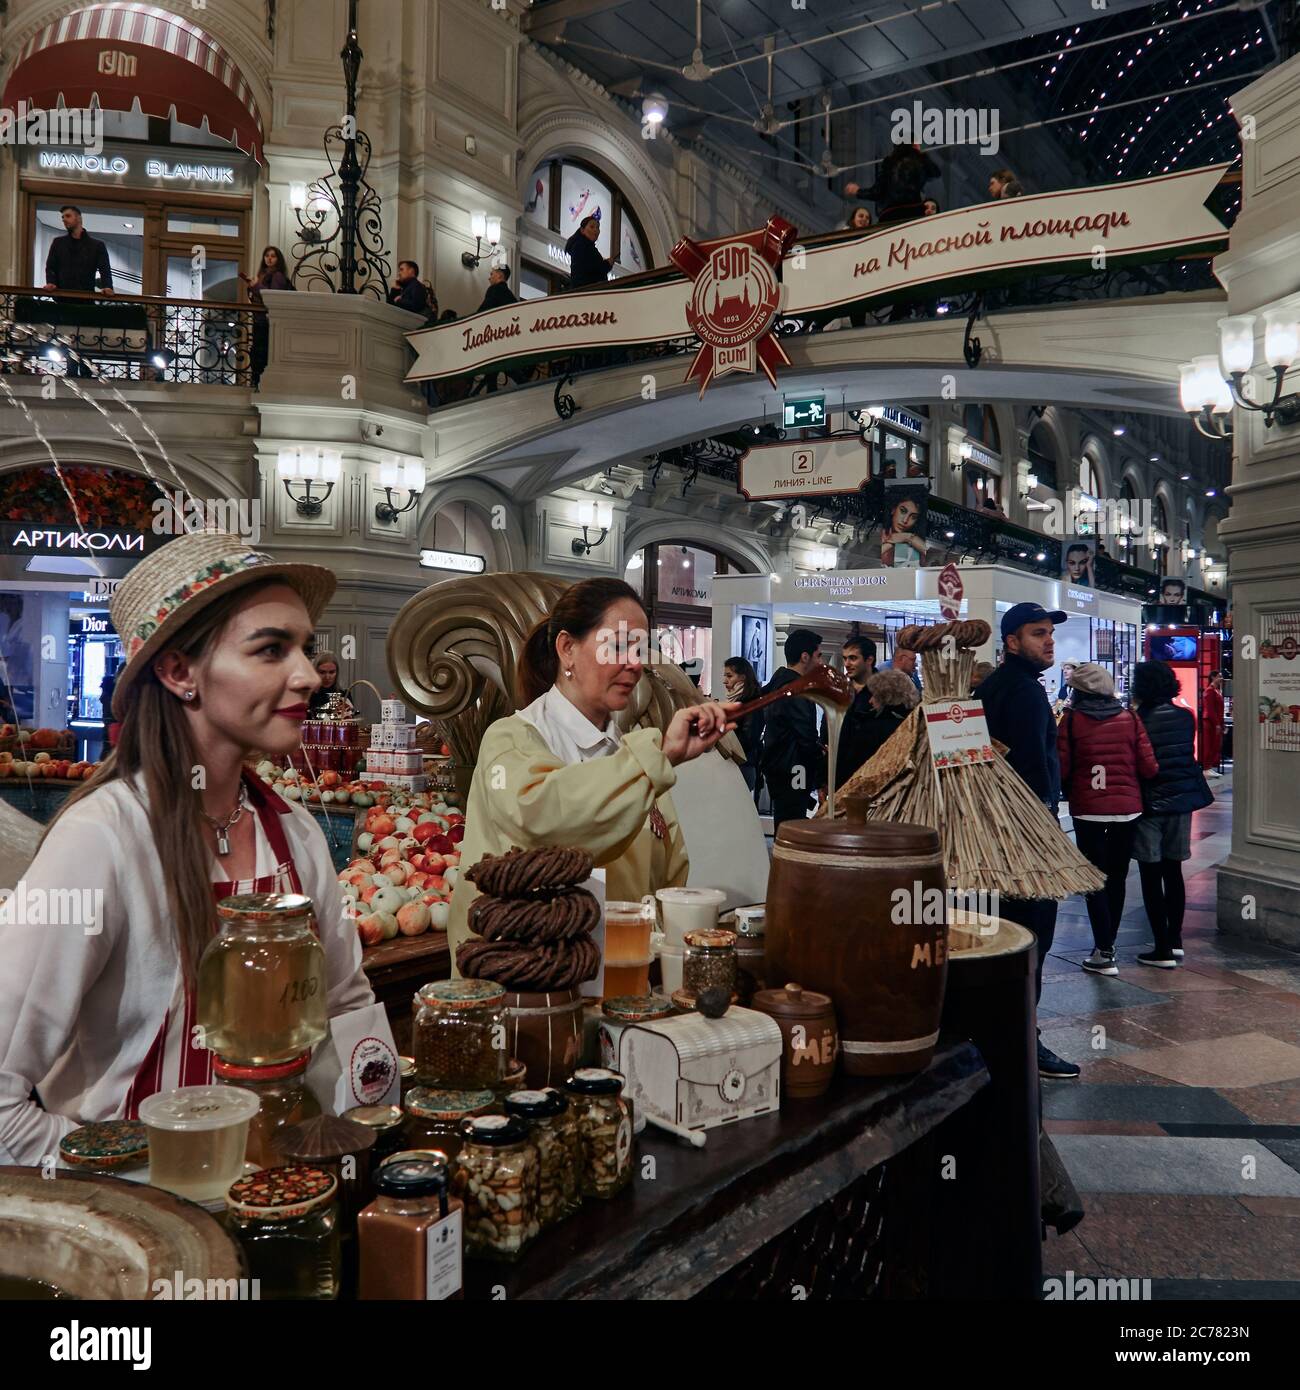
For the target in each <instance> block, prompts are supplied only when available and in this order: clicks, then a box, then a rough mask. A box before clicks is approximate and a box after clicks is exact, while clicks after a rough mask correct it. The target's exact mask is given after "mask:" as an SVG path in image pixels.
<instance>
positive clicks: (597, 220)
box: [578, 213, 600, 231]
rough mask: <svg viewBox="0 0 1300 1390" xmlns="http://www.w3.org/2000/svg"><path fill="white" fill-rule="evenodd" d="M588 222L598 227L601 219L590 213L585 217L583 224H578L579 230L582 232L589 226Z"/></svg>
mask: <svg viewBox="0 0 1300 1390" xmlns="http://www.w3.org/2000/svg"><path fill="white" fill-rule="evenodd" d="M588 222H594V223H595V224H596V225H597V226H599V225H600V218H599V217H596V216H594V215H593V214H591V213H588V215H587V216H586V217H584V218H583V219H582V221H581V222H579V223H578V230H579V231H582V229H583V228H584V227H585V226H586V225H587V223H588Z"/></svg>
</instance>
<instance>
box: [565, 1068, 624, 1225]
mask: <svg viewBox="0 0 1300 1390" xmlns="http://www.w3.org/2000/svg"><path fill="white" fill-rule="evenodd" d="M564 1089H565V1092H566V1094H567V1095H568V1098H569V1105H570V1108H571V1109H572V1110H573V1112H574V1114H575V1116H576V1117H577V1121H578V1133H579V1135H580V1136H581V1138H582V1195H583V1196H584V1197H600V1198H606V1197H616V1196H617V1195H618V1194H619V1193H620V1192H622V1190H623V1189H624V1188H625V1187H626V1186H627V1185H628V1183H629V1182H631V1181H632V1108H631V1106H630V1105H629V1104H628V1102H627V1101H626V1100H624V1099H623V1078H622V1077H621V1076H620V1075H619V1074H618V1072H616V1071H609V1070H607V1069H606V1068H605V1067H579V1068H578V1070H577V1071H575V1072H574V1073H573V1075H572V1076H571V1077H570V1078H569V1079H568V1080H567V1081H566V1082H565V1083H564Z"/></svg>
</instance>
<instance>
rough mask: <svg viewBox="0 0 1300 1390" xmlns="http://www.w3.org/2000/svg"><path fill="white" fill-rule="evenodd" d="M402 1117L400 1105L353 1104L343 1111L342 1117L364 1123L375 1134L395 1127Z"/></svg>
mask: <svg viewBox="0 0 1300 1390" xmlns="http://www.w3.org/2000/svg"><path fill="white" fill-rule="evenodd" d="M404 1118H405V1117H404V1116H403V1114H402V1107H401V1106H400V1105H354V1106H353V1107H352V1109H351V1110H345V1111H344V1112H343V1119H345V1120H351V1121H352V1122H353V1124H358V1125H365V1126H366V1128H367V1129H373V1130H374V1131H375V1132H376V1133H377V1134H385V1133H387V1131H388V1130H390V1129H396V1128H397V1126H398V1125H400V1124H401V1123H402V1120H403V1119H404Z"/></svg>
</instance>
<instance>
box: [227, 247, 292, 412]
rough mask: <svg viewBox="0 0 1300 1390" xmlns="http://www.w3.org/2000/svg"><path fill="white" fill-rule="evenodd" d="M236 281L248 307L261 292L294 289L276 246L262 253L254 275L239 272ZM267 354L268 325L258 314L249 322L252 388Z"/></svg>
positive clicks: (281, 254) (260, 372)
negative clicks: (244, 292)
mask: <svg viewBox="0 0 1300 1390" xmlns="http://www.w3.org/2000/svg"><path fill="white" fill-rule="evenodd" d="M239 278H240V279H241V280H242V281H243V282H244V284H245V285H246V286H247V288H248V302H249V303H250V304H257V305H259V306H260V305H261V303H262V291H263V290H292V289H296V288H297V286H295V285H294V283H293V281H292V280H291V279H290V278H289V267H288V265H287V264H286V263H285V259H284V252H283V251H281V250H280V248H279V247H278V246H268V247H267V248H266V249H265V250H264V251H263V252H262V262H261V264H260V265H259V266H258V269H257V274H256V275H255V276H253V277H252V278H250V277H249V276H247V275H245V274H244V272H243V271H242V270H241V271H240V272H239ZM270 353H271V326H270V324H268V323H267V321H266V315H265V314H258V315H257V316H256V318H255V319H254V320H253V352H252V369H253V389H254V390H256V389H257V384H258V382H260V381H261V379H262V373H263V372H264V371H265V370H266V363H267V360H268V358H269V357H270Z"/></svg>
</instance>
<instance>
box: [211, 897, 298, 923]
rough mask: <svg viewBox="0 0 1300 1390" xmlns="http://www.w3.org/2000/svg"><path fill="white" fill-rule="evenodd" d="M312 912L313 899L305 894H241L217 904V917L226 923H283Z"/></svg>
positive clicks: (223, 899)
mask: <svg viewBox="0 0 1300 1390" xmlns="http://www.w3.org/2000/svg"><path fill="white" fill-rule="evenodd" d="M311 911H312V902H311V899H310V898H309V897H307V896H306V895H305V894H303V893H240V894H239V895H238V896H237V897H234V898H222V900H221V901H220V902H219V903H218V904H217V916H218V917H220V918H221V919H222V921H225V922H235V921H239V922H281V921H283V920H284V919H285V918H287V917H307V916H310V915H311Z"/></svg>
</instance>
